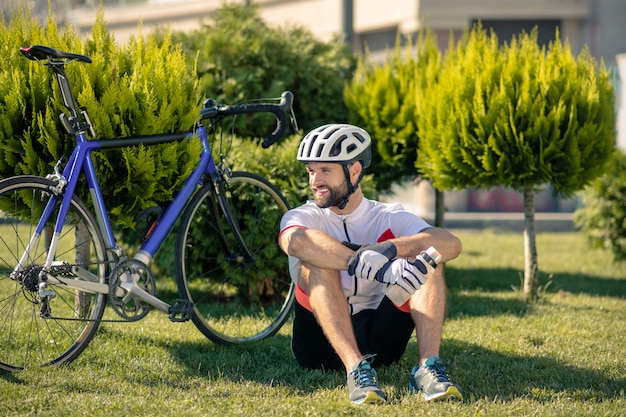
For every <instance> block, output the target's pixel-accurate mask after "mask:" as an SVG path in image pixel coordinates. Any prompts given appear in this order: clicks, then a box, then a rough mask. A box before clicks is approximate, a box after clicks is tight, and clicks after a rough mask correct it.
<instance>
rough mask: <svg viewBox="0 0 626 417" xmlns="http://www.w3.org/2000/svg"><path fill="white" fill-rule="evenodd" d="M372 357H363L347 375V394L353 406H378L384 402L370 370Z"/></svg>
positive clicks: (382, 394)
mask: <svg viewBox="0 0 626 417" xmlns="http://www.w3.org/2000/svg"><path fill="white" fill-rule="evenodd" d="M373 358H374V355H365V356H364V357H363V359H361V361H360V362H359V363H357V364H356V365H354V367H353V368H352V370H351V371H350V373H349V374H348V384H347V385H348V392H349V393H350V401H352V403H353V404H380V403H384V402H385V401H386V399H385V393H384V392H383V391H382V390H381V389H380V387H379V386H378V380H377V377H376V371H375V370H374V368H372V365H371V363H372V360H373Z"/></svg>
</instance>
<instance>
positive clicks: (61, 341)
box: [0, 176, 107, 371]
mask: <svg viewBox="0 0 626 417" xmlns="http://www.w3.org/2000/svg"><path fill="white" fill-rule="evenodd" d="M55 186H56V183H54V182H52V181H49V180H47V179H44V178H39V177H30V176H21V177H13V178H9V179H6V180H4V181H1V182H0V369H4V370H8V371H15V370H20V369H25V368H32V367H38V366H42V365H55V364H56V365H59V364H64V363H69V362H70V361H72V360H74V359H75V358H76V357H77V356H78V355H80V353H81V352H82V351H83V350H84V349H85V348H86V347H87V345H88V344H89V342H90V341H91V339H92V338H93V336H94V335H95V333H96V330H97V329H98V324H99V320H100V319H101V318H102V314H103V313H104V308H105V305H106V296H105V295H103V294H90V293H85V292H82V291H77V290H73V289H69V288H67V286H66V285H61V284H59V285H56V284H54V283H50V284H49V285H48V290H50V292H49V293H48V294H49V296H48V297H42V296H40V294H39V292H38V281H39V272H40V271H41V270H42V267H43V265H44V262H45V260H46V257H47V255H48V250H49V249H50V246H49V244H50V241H51V238H52V234H53V230H54V223H55V222H56V219H57V215H58V206H59V205H60V204H59V203H58V202H57V204H56V206H57V207H56V208H55V209H54V211H53V213H52V216H50V221H49V222H48V224H46V227H45V228H44V232H43V233H41V235H40V236H39V239H38V241H36V242H35V241H33V240H32V238H33V236H34V234H35V225H36V224H37V222H38V221H39V219H40V217H41V215H42V212H43V208H44V207H45V205H46V203H48V201H49V200H50V199H51V198H54V199H56V200H59V198H57V197H55V195H54V191H53V189H54V187H55ZM98 230H99V229H98V227H97V225H96V221H95V220H94V217H93V215H92V214H91V212H90V211H89V210H88V209H87V207H86V206H85V204H84V203H83V202H82V201H81V200H79V199H78V198H76V197H74V198H72V203H71V207H70V209H69V212H68V213H67V216H66V217H65V221H64V224H63V229H62V231H61V233H60V237H59V244H58V246H57V248H56V255H55V259H54V262H53V265H52V267H51V269H50V271H48V272H49V273H51V274H52V275H55V276H59V277H63V278H66V279H67V278H72V277H73V272H72V267H74V266H80V267H82V268H84V269H86V270H88V271H90V272H91V273H92V274H94V276H95V277H98V280H99V282H101V283H104V282H105V279H106V270H107V264H106V262H105V261H106V250H105V246H104V243H103V241H102V238H101V235H100V234H99V232H98ZM27 248H29V249H27ZM24 254H26V255H27V256H26V257H25V256H24ZM20 260H21V262H20Z"/></svg>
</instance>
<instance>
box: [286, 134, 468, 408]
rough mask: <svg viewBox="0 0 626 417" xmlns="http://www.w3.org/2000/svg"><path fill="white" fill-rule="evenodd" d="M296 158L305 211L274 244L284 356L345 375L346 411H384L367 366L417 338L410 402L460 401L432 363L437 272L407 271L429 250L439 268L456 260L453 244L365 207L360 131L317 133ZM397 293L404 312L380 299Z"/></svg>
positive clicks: (412, 220)
mask: <svg viewBox="0 0 626 417" xmlns="http://www.w3.org/2000/svg"><path fill="white" fill-rule="evenodd" d="M297 158H298V160H299V161H301V162H304V163H305V164H306V168H307V172H308V174H309V184H310V187H311V190H312V191H313V195H314V201H309V202H307V203H306V204H304V205H302V206H300V207H297V208H295V209H293V210H290V211H289V212H287V213H286V214H285V215H284V216H283V219H282V221H281V232H280V236H279V243H280V246H281V248H282V250H283V251H284V252H285V253H286V254H287V255H289V261H290V272H291V276H292V278H293V279H294V281H295V282H296V283H297V287H296V301H297V302H296V306H295V319H294V323H293V337H292V351H293V354H294V356H295V358H296V360H297V361H298V363H299V364H300V365H302V366H303V367H306V368H317V369H319V368H323V369H345V371H346V373H347V386H348V391H349V397H350V400H351V401H352V402H353V403H355V404H362V403H381V402H385V401H386V397H385V394H384V393H383V391H382V390H381V389H380V387H379V385H378V381H377V375H376V371H375V370H374V368H373V367H372V364H373V362H374V360H375V361H376V364H377V365H378V364H381V365H386V364H390V363H393V362H395V361H397V360H398V359H400V357H401V356H402V355H403V354H404V352H405V350H406V346H407V344H408V341H409V339H410V337H411V333H412V332H413V330H416V333H417V343H418V348H419V358H418V360H417V365H416V366H415V367H414V368H413V370H412V371H411V374H410V378H409V387H410V389H411V392H415V393H419V394H420V395H421V396H422V398H423V399H425V400H437V399H457V400H461V399H462V395H461V391H460V389H459V387H458V386H457V385H455V384H453V383H452V382H450V380H449V379H448V376H447V374H446V370H445V366H444V363H443V362H442V361H441V359H439V348H440V345H441V334H442V329H443V322H444V315H445V309H446V285H445V281H444V274H443V265H439V266H438V267H437V268H435V270H434V272H433V273H431V274H427V271H426V270H425V269H424V264H420V263H417V262H415V261H411V259H413V260H414V259H415V257H416V256H417V255H418V254H420V252H422V251H423V250H426V249H427V248H429V247H431V246H432V247H434V248H435V249H436V250H437V251H438V252H439V253H440V254H441V257H442V258H441V260H442V262H446V261H449V260H451V259H454V258H456V257H457V256H458V255H459V254H460V253H461V242H460V241H459V239H458V238H456V237H455V236H454V235H452V234H451V233H450V232H448V231H446V230H444V229H441V228H435V227H431V226H430V225H429V224H427V223H426V222H425V221H424V220H423V219H421V218H420V217H418V216H416V215H414V214H412V213H410V212H408V211H406V210H404V209H402V207H401V206H399V205H397V204H394V205H389V204H382V203H380V202H377V201H372V200H369V199H366V198H365V197H364V195H363V192H362V190H361V186H360V181H361V179H362V177H363V170H364V169H366V168H367V167H368V166H369V165H370V161H371V138H370V136H369V135H368V133H367V132H366V131H365V130H363V129H361V128H359V127H356V126H352V125H341V124H332V125H324V126H321V127H318V128H317V129H314V130H313V131H311V132H310V133H309V134H307V135H306V136H305V137H304V139H303V140H302V142H301V144H300V147H299V149H298V156H297ZM426 278H428V280H427V281H426ZM398 287H399V288H401V290H399V291H400V293H401V294H402V292H404V295H405V296H404V297H402V298H404V299H405V300H406V302H404V303H402V302H398V303H394V302H392V301H391V299H390V298H389V297H387V296H386V292H387V291H388V289H390V288H394V290H395V291H396V292H397V291H398V290H397V288H398ZM393 298H394V299H396V300H397V297H393Z"/></svg>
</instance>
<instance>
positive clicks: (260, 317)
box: [176, 172, 295, 344]
mask: <svg viewBox="0 0 626 417" xmlns="http://www.w3.org/2000/svg"><path fill="white" fill-rule="evenodd" d="M216 197H217V196H215V192H214V190H213V185H212V184H206V185H205V186H204V187H202V188H201V189H200V190H199V191H198V192H197V193H196V194H195V196H194V197H193V199H192V200H191V202H190V204H189V205H188V207H187V208H186V210H185V212H184V214H183V217H182V221H181V223H180V230H179V233H178V240H177V245H176V268H177V273H176V278H177V282H178V287H179V292H180V295H181V297H182V298H183V299H185V300H187V301H188V302H190V303H191V304H192V305H193V313H192V317H191V319H192V321H193V323H194V324H195V326H196V327H197V328H198V329H199V330H200V331H201V332H202V334H204V335H205V336H206V337H208V338H209V339H210V340H212V341H214V342H216V343H223V344H235V343H245V342H252V341H258V340H261V339H264V338H266V337H269V336H272V335H274V334H276V332H278V330H279V329H280V328H281V327H282V326H283V325H284V324H285V322H286V321H287V320H288V319H289V317H290V313H291V310H292V308H293V302H294V289H295V286H294V284H293V282H292V280H291V277H290V276H289V267H288V261H287V256H285V255H284V254H283V253H282V252H281V250H280V247H279V246H278V233H279V229H280V219H281V217H282V215H283V214H284V213H285V212H286V211H287V210H288V209H289V205H288V203H287V200H286V199H285V198H284V197H283V195H282V194H281V193H280V191H279V190H278V189H277V188H276V187H275V186H274V185H273V184H271V183H270V182H268V181H267V180H266V179H264V178H263V177H260V176H258V175H256V174H252V173H248V172H233V173H232V177H231V178H230V181H229V183H228V186H227V187H223V189H221V190H220V192H219V197H218V198H222V200H221V204H225V205H227V207H228V208H227V209H226V211H229V212H230V214H231V216H232V217H231V220H232V222H231V223H229V221H228V220H229V219H227V218H226V215H225V213H224V210H223V209H222V208H221V206H220V205H219V204H220V202H219V199H218V198H216ZM231 224H232V225H234V228H235V229H236V230H235V231H233V228H231ZM237 232H240V233H241V234H242V237H243V239H244V241H245V245H246V246H247V247H248V248H249V250H250V251H251V252H252V254H253V255H254V260H248V261H246V260H245V259H244V256H243V253H245V249H242V248H241V247H240V245H239V244H238V243H237V240H236V238H235V234H236V233H237Z"/></svg>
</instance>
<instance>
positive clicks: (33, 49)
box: [20, 45, 91, 64]
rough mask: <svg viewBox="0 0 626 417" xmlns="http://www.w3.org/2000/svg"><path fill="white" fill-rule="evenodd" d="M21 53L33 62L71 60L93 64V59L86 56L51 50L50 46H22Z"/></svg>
mask: <svg viewBox="0 0 626 417" xmlns="http://www.w3.org/2000/svg"><path fill="white" fill-rule="evenodd" d="M20 52H21V53H22V54H24V56H25V57H26V58H28V59H32V60H33V61H41V60H46V59H69V60H72V61H73V60H77V61H83V62H86V63H88V64H90V63H91V58H89V57H88V56H86V55H80V54H72V53H69V52H62V51H59V50H56V49H54V48H50V47H49V46H43V45H32V46H22V47H21V48H20Z"/></svg>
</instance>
